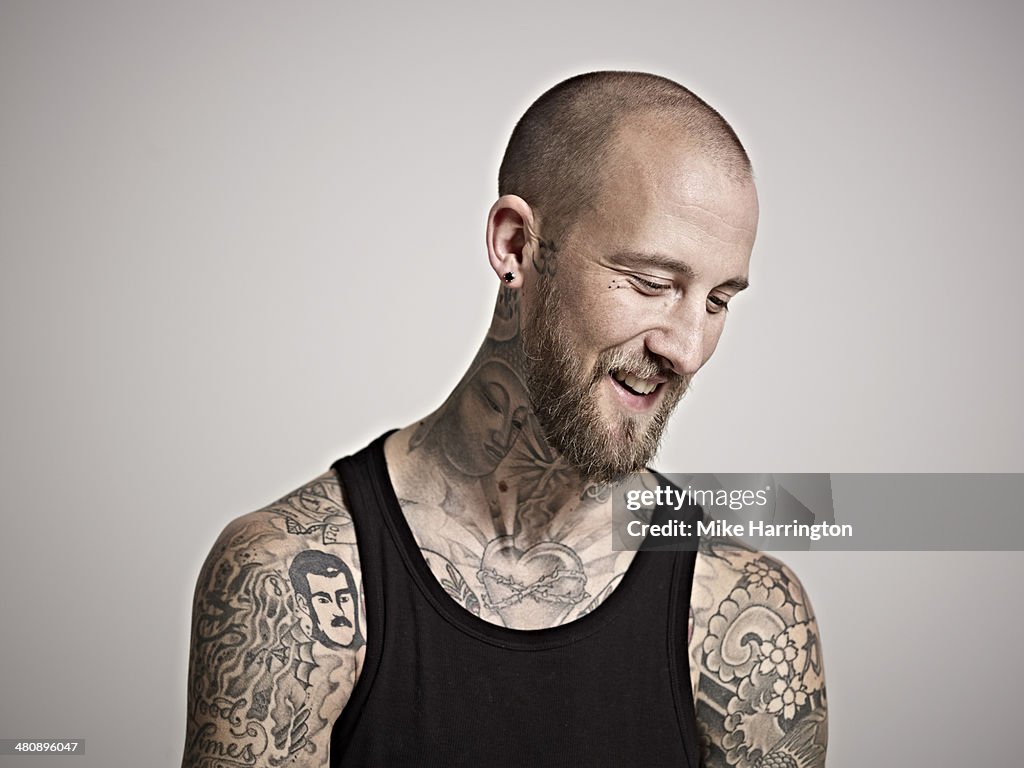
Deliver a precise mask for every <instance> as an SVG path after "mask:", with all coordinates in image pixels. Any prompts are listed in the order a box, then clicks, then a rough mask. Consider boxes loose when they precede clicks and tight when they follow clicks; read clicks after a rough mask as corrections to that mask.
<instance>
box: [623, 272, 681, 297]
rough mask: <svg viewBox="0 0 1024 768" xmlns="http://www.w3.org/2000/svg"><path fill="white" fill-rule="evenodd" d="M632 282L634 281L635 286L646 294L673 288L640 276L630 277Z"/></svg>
mask: <svg viewBox="0 0 1024 768" xmlns="http://www.w3.org/2000/svg"><path fill="white" fill-rule="evenodd" d="M630 280H632V281H633V285H635V286H636V287H637V288H639V289H640V290H641V291H642V292H644V293H657V292H658V291H664V290H665V289H667V288H671V287H672V286H671V285H669V284H668V283H656V282H654V281H653V280H647V279H645V278H643V277H640V276H638V275H632V276H630Z"/></svg>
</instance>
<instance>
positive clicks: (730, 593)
mask: <svg viewBox="0 0 1024 768" xmlns="http://www.w3.org/2000/svg"><path fill="white" fill-rule="evenodd" d="M701 547H702V548H701V552H700V555H699V556H698V558H697V567H696V573H695V575H694V585H693V593H692V595H693V596H692V603H691V606H692V610H693V619H694V631H693V635H692V637H691V640H690V661H691V675H692V683H693V686H694V691H695V697H694V703H695V705H696V710H697V723H698V727H699V729H700V732H701V741H702V750H703V753H704V756H703V764H704V765H706V766H708V767H709V768H718V767H719V766H723V767H724V766H740V767H741V768H820V767H821V766H824V765H825V749H826V746H827V743H828V710H827V703H826V697H825V670H824V666H823V664H822V658H821V641H820V636H819V634H818V625H817V622H816V621H815V619H814V612H813V610H812V609H811V604H810V602H809V601H808V599H807V595H806V594H805V593H804V590H803V587H802V585H801V584H800V581H799V580H798V579H797V578H796V575H795V574H794V573H793V572H792V571H791V570H790V569H789V568H787V567H786V566H785V565H783V564H782V563H780V562H779V561H778V560H775V559H773V558H771V557H768V556H767V555H763V554H760V553H758V552H753V551H750V550H748V549H746V548H743V547H742V546H741V545H739V544H737V543H735V542H729V541H725V540H722V539H718V540H715V539H711V540H708V541H707V542H704V541H702V543H701Z"/></svg>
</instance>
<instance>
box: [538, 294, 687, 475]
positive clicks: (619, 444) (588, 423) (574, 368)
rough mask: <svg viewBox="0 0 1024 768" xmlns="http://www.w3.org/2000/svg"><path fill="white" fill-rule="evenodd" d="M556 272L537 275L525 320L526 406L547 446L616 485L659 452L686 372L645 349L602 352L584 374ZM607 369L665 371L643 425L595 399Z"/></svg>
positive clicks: (642, 374)
mask: <svg viewBox="0 0 1024 768" xmlns="http://www.w3.org/2000/svg"><path fill="white" fill-rule="evenodd" d="M557 279H558V278H557V277H556V276H554V275H546V276H540V279H539V280H538V282H537V293H536V296H535V297H534V302H533V306H534V309H533V310H532V311H531V312H530V313H529V316H524V318H523V329H522V335H523V353H524V354H523V358H524V364H523V365H524V371H523V372H524V375H525V378H526V385H527V389H528V390H529V396H530V404H531V406H532V408H533V411H534V413H535V414H536V416H537V419H538V421H539V422H540V426H541V429H542V431H543V434H544V437H545V439H546V440H547V442H548V445H550V446H551V447H552V448H554V449H555V450H556V451H558V452H559V453H560V454H561V455H562V457H563V458H564V459H565V460H566V461H567V462H568V463H569V464H570V465H571V466H573V467H575V468H576V469H577V470H578V471H579V472H580V474H581V475H583V477H584V478H586V479H587V480H589V481H591V482H595V483H615V482H618V481H620V480H622V479H623V478H624V477H626V476H627V475H628V474H630V473H631V472H640V471H643V470H644V468H645V467H646V466H647V464H648V463H649V462H650V460H651V459H652V458H653V457H654V455H655V454H656V453H657V452H658V447H659V446H660V444H661V438H662V436H663V434H664V430H665V426H666V424H667V423H668V419H669V416H671V414H672V411H673V410H674V409H675V407H676V405H677V404H678V403H679V400H680V399H681V398H682V397H683V395H684V394H685V393H686V390H687V388H688V386H689V381H690V377H685V376H680V375H679V374H676V373H674V372H672V371H666V370H665V369H664V367H663V366H662V365H661V363H660V362H659V361H658V360H657V359H655V358H654V357H653V356H652V355H651V354H650V353H648V352H647V351H646V350H636V351H632V352H631V351H628V350H625V349H611V350H605V351H603V352H602V353H601V354H600V355H599V356H598V359H597V362H596V363H595V364H594V367H593V369H592V370H591V371H590V372H589V374H587V373H584V371H583V361H582V359H581V357H580V355H579V353H578V352H577V350H576V348H575V346H574V344H573V342H572V340H571V339H570V338H569V336H568V334H567V332H566V323H565V322H563V320H564V317H563V314H564V304H563V303H562V301H561V299H560V296H559V292H558V287H557V286H556V284H555V283H556V281H557ZM612 370H625V371H630V372H632V373H633V374H634V375H637V376H639V377H641V378H651V377H654V376H658V375H662V376H665V377H667V379H668V380H667V381H666V382H665V383H664V384H662V385H661V386H662V387H663V388H664V391H663V392H662V393H661V402H660V403H659V404H658V407H657V410H656V411H655V413H654V414H653V415H652V416H651V417H650V419H649V420H648V421H647V423H646V424H643V423H642V422H641V420H640V419H638V418H637V417H635V416H628V415H622V414H620V415H617V416H616V417H615V420H614V421H613V422H609V421H608V420H607V419H606V418H605V417H604V416H603V415H602V413H601V410H600V408H599V407H598V403H597V390H598V387H599V386H600V385H601V382H602V381H603V380H604V378H605V376H607V374H608V373H609V372H610V371H612Z"/></svg>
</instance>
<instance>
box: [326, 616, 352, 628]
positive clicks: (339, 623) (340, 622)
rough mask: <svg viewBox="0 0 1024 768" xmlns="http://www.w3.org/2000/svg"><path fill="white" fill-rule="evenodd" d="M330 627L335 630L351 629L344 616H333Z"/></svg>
mask: <svg viewBox="0 0 1024 768" xmlns="http://www.w3.org/2000/svg"><path fill="white" fill-rule="evenodd" d="M331 626H332V627H335V628H337V627H351V626H352V622H351V621H349V620H348V619H346V618H345V617H344V616H335V617H334V618H333V619H331Z"/></svg>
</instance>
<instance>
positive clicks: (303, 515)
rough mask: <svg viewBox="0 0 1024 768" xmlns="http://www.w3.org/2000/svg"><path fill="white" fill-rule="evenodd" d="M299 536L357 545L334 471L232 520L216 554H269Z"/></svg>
mask: <svg viewBox="0 0 1024 768" xmlns="http://www.w3.org/2000/svg"><path fill="white" fill-rule="evenodd" d="M296 536H300V537H309V538H312V539H317V538H319V539H320V540H321V541H323V542H324V543H325V544H332V543H355V536H354V533H352V516H351V515H350V514H349V511H348V507H347V506H346V504H345V498H344V493H343V490H342V485H341V481H340V480H339V478H338V475H337V473H336V472H334V471H333V470H329V471H327V472H324V473H323V474H321V475H318V476H317V477H315V478H313V479H312V480H310V481H309V482H307V483H305V484H303V485H301V486H299V487H298V488H296V489H295V490H293V491H291V492H290V493H287V494H285V495H284V496H282V497H281V498H279V499H277V500H276V501H273V502H271V503H270V504H267V505H266V506H263V507H261V508H259V509H257V510H255V511H252V512H248V513H246V514H243V515H239V516H238V517H236V518H234V519H233V520H231V521H230V522H229V523H228V524H227V525H226V526H225V527H224V529H223V531H222V532H221V534H220V536H219V537H218V539H217V543H216V544H215V545H214V552H217V551H218V550H220V551H221V552H223V551H225V550H231V551H233V552H235V553H238V552H241V551H243V550H245V549H247V548H251V547H253V546H259V547H261V548H262V549H264V550H266V551H267V552H272V551H276V550H278V549H282V554H284V552H285V551H290V550H291V549H292V548H293V547H291V546H287V545H288V544H292V543H294V541H295V538H294V537H296Z"/></svg>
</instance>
